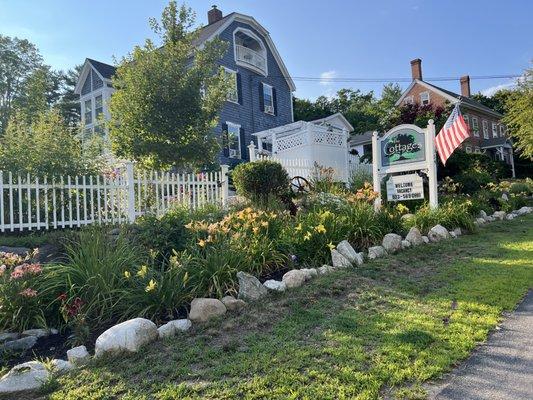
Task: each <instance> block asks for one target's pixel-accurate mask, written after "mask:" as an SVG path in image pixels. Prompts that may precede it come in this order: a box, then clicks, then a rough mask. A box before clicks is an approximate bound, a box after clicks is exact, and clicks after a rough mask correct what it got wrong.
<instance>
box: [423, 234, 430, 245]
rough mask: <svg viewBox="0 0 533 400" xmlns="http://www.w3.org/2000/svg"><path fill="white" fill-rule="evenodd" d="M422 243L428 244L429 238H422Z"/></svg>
mask: <svg viewBox="0 0 533 400" xmlns="http://www.w3.org/2000/svg"><path fill="white" fill-rule="evenodd" d="M422 241H423V242H424V243H425V244H428V243H429V238H428V237H427V236H422Z"/></svg>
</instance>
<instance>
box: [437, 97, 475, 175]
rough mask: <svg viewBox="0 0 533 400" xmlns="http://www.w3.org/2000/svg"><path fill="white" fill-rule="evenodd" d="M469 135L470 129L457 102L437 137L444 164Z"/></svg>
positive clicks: (440, 155)
mask: <svg viewBox="0 0 533 400" xmlns="http://www.w3.org/2000/svg"><path fill="white" fill-rule="evenodd" d="M469 136H470V130H469V129H468V125H467V124H466V122H465V120H464V118H463V116H462V115H461V111H460V110H459V104H457V105H456V106H455V108H454V109H453V111H452V113H451V114H450V116H449V117H448V119H447V120H446V123H445V124H444V126H443V127H442V129H441V130H440V132H439V134H438V135H437V136H436V137H435V147H436V148H437V151H438V153H439V157H440V159H441V161H442V164H444V165H445V164H446V160H448V158H449V157H450V156H451V155H452V153H453V152H454V151H455V149H456V148H458V147H459V146H460V145H461V143H463V142H464V141H465V139H466V138H467V137H469Z"/></svg>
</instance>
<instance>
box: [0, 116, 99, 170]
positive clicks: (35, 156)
mask: <svg viewBox="0 0 533 400" xmlns="http://www.w3.org/2000/svg"><path fill="white" fill-rule="evenodd" d="M81 150H82V149H81V144H80V142H79V140H77V139H76V137H75V136H74V135H73V133H72V129H71V128H69V127H68V126H67V125H66V123H65V121H64V119H63V118H62V116H61V114H60V113H59V111H58V110H57V109H50V110H47V111H45V112H43V113H41V114H40V115H39V116H38V117H37V118H34V121H33V122H31V123H29V122H28V121H27V119H26V117H25V115H23V114H22V113H19V112H15V113H13V115H12V117H11V119H10V121H9V124H8V127H7V130H6V132H5V134H4V136H3V137H2V138H1V139H0V170H4V171H11V172H13V173H15V174H26V173H30V174H32V175H34V176H51V175H60V174H63V175H77V174H78V175H80V174H87V173H92V172H95V171H96V169H97V168H98V165H96V164H95V162H96V159H95V158H93V157H91V158H84V155H83V154H82V151H81Z"/></svg>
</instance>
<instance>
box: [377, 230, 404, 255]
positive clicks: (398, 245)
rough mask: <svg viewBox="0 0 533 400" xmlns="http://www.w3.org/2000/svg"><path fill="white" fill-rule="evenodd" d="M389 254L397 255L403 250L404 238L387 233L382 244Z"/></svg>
mask: <svg viewBox="0 0 533 400" xmlns="http://www.w3.org/2000/svg"><path fill="white" fill-rule="evenodd" d="M381 245H382V246H383V248H384V249H385V250H386V251H387V253H391V254H393V253H396V252H397V251H400V250H401V249H402V237H401V236H400V235H397V234H396V233H387V234H386V235H385V236H384V237H383V242H382V243H381Z"/></svg>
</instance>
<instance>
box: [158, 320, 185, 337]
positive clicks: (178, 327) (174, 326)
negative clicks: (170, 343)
mask: <svg viewBox="0 0 533 400" xmlns="http://www.w3.org/2000/svg"><path fill="white" fill-rule="evenodd" d="M191 326H192V322H191V321H190V320H189V319H175V320H173V321H169V322H167V323H166V324H164V325H161V326H160V327H159V328H157V333H158V334H159V338H160V339H167V338H170V337H173V336H176V335H177V334H178V333H179V332H186V331H188V330H189V329H190V328H191Z"/></svg>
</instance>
